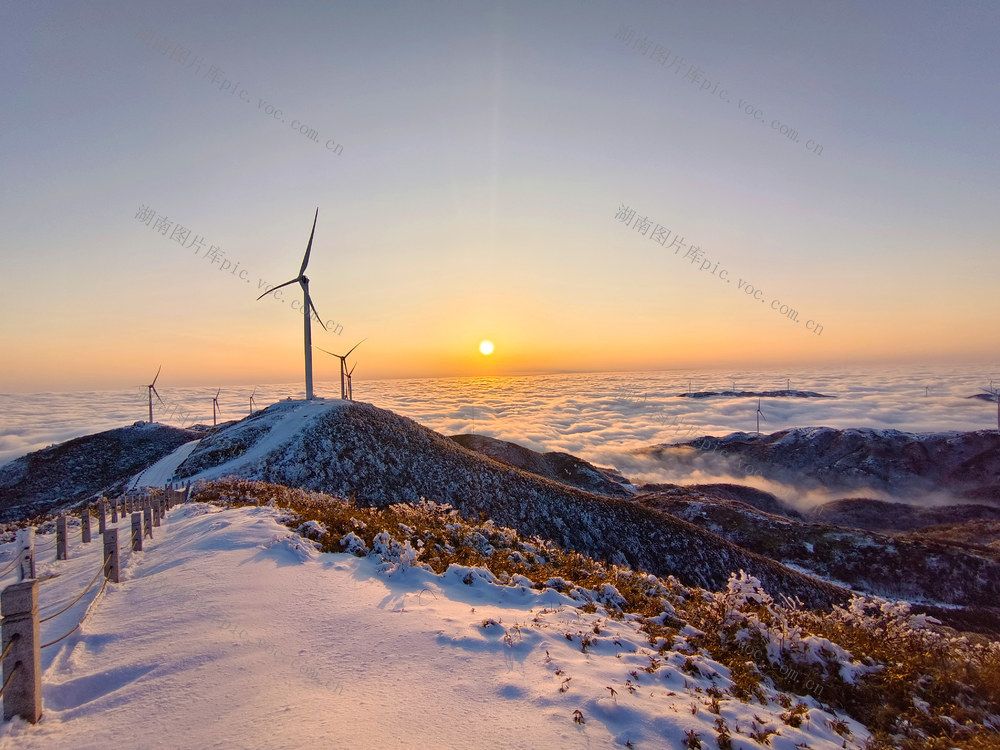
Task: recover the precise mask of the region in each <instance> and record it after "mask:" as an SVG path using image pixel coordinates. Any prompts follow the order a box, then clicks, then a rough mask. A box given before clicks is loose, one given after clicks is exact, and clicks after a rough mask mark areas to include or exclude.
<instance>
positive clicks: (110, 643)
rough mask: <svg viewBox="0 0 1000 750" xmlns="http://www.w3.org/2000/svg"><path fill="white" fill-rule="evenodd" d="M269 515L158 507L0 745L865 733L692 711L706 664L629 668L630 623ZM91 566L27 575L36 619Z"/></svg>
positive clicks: (88, 550)
mask: <svg viewBox="0 0 1000 750" xmlns="http://www.w3.org/2000/svg"><path fill="white" fill-rule="evenodd" d="M279 520H280V512H279V511H276V510H274V509H271V508H266V507H265V508H241V509H226V510H222V509H219V508H217V507H214V506H208V505H204V504H200V503H193V504H191V505H187V506H182V507H180V508H176V509H174V510H172V511H171V512H170V513H169V514H168V516H167V519H166V520H165V522H164V525H163V526H161V527H160V528H158V529H156V530H155V538H154V540H153V541H152V542H149V541H148V540H147V544H148V546H147V549H146V550H145V551H144V552H142V553H134V554H130V555H129V556H128V557H127V558H126V560H125V562H124V565H123V576H124V578H123V581H122V583H120V584H109V585H108V586H107V587H106V589H105V590H104V593H103V594H102V595H101V596H100V597H99V598H97V599H96V600H95V594H94V592H91V593H90V594H88V595H87V596H86V597H84V599H83V600H82V601H81V602H80V603H79V604H78V605H75V606H74V607H72V608H71V609H70V610H69V611H68V612H66V613H65V614H64V615H61V616H59V617H58V618H56V619H54V620H52V621H50V622H47V623H45V624H43V625H42V639H43V642H46V641H48V640H52V639H54V638H56V637H58V636H59V635H62V634H63V633H64V632H65V631H66V630H68V629H69V628H70V627H72V625H73V624H74V623H75V622H76V621H77V620H78V619H79V618H80V616H81V615H82V613H83V612H84V611H85V610H86V609H87V608H88V607H89V610H90V614H89V616H88V618H87V619H86V621H85V623H84V625H83V626H82V628H81V629H80V630H78V631H76V632H75V633H73V634H72V635H70V636H69V637H68V638H66V639H65V640H63V641H61V642H60V643H58V644H56V645H54V646H51V647H49V648H46V649H45V650H43V652H42V654H43V668H44V678H43V697H44V703H45V713H44V716H43V719H42V721H41V722H40V723H39V724H38V725H36V726H31V725H28V724H26V723H24V722H22V721H20V720H15V721H13V722H8V723H4V724H0V748H4V749H6V748H11V749H13V748H19V749H23V750H31V749H34V748H38V749H43V748H44V749H45V750H60V749H61V748H66V749H67V750H68V749H69V748H73V749H74V750H76V749H77V748H80V749H87V748H109V747H115V748H118V747H129V748H171V749H172V748H206V747H211V748H262V747H267V748H275V749H280V748H289V749H291V748H296V749H297V748H371V747H380V748H396V747H420V748H427V747H434V748H468V747H476V748H490V747H503V748H539V747H581V748H582V747H587V748H598V747H621V746H623V745H624V744H625V743H626V742H631V743H632V744H633V745H634V746H635V747H639V748H677V747H682V746H683V742H684V737H685V733H686V732H688V731H695V732H698V733H699V734H700V736H701V738H702V740H703V741H704V742H705V746H706V747H714V746H715V738H716V736H717V734H716V730H715V723H716V721H717V720H718V719H720V718H722V719H723V720H724V721H725V722H726V723H727V725H728V727H729V728H730V731H731V732H732V739H733V746H734V747H736V748H751V747H753V748H756V747H762V745H760V744H758V743H756V742H754V741H752V740H750V739H749V738H748V736H747V735H748V734H749V732H750V731H751V728H752V727H754V726H756V727H757V728H758V729H760V727H761V723H763V725H764V726H767V727H769V728H771V729H774V730H777V731H778V732H779V734H777V735H771V737H770V747H772V748H775V749H776V750H793V748H794V747H795V746H796V745H801V744H802V743H808V746H809V747H811V748H816V749H818V748H839V747H842V746H846V747H858V746H860V744H863V741H864V739H865V738H866V737H867V734H866V732H865V731H864V730H863V729H862V728H861V727H860V726H858V725H857V724H856V723H854V722H851V721H847V725H848V726H849V727H850V729H851V731H852V733H853V735H852V739H851V740H849V741H848V742H847V744H846V745H844V744H843V742H844V741H843V739H842V738H841V737H839V736H837V735H836V734H835V733H834V731H833V730H832V728H831V726H830V724H829V723H828V720H831V719H833V718H834V717H832V716H830V715H829V714H827V713H825V712H823V711H822V710H820V709H819V708H818V707H817V705H816V704H815V703H814V702H813V701H812V699H811V698H805V699H803V700H804V702H806V703H807V705H809V706H810V711H809V712H808V715H807V720H806V721H804V722H803V723H802V725H801V726H800V727H799V728H793V727H791V726H788V725H787V724H785V723H784V722H782V721H781V719H780V718H779V715H780V713H781V712H782V711H783V709H782V708H781V707H780V706H779V705H778V704H777V703H775V702H774V701H773V700H772V701H769V703H768V705H761V704H759V703H756V702H754V703H751V704H743V703H740V702H738V701H736V700H732V699H730V698H729V696H726V697H725V698H724V699H723V700H722V701H721V707H720V711H721V713H720V714H718V715H717V714H714V713H711V712H710V711H709V710H708V709H707V708H706V703H707V698H706V694H705V693H704V691H705V690H708V689H709V688H710V687H711V686H712V685H713V684H714V685H716V686H718V688H720V689H721V690H722V691H723V692H725V689H726V687H727V686H728V679H727V670H726V669H725V667H723V666H721V665H719V664H717V663H715V662H712V661H711V660H709V659H707V658H703V657H695V659H694V662H695V666H697V667H698V669H699V670H700V672H701V673H702V674H701V675H697V674H694V673H693V672H691V670H690V669H688V670H687V671H681V667H682V665H683V663H684V660H685V657H683V656H682V655H681V654H678V653H675V652H668V653H667V654H665V655H663V657H661V658H662V661H663V662H664V663H663V666H661V667H660V668H659V669H657V670H655V671H654V672H652V673H647V672H645V671H643V668H645V667H647V666H649V665H650V656H651V655H654V652H652V651H651V650H650V648H649V646H648V643H647V641H646V638H645V636H644V634H642V633H640V632H639V630H638V627H637V625H636V624H635V623H634V622H633V621H630V620H628V619H626V620H625V621H613V620H608V618H607V617H606V616H605V615H604V614H602V611H601V610H600V609H598V611H597V612H594V613H590V614H588V613H585V612H583V611H581V610H580V609H578V608H577V604H578V603H577V602H575V601H573V600H571V599H569V598H567V597H566V596H563V595H561V594H559V593H557V592H555V591H553V590H551V589H549V590H545V591H535V590H530V589H525V588H521V587H519V586H500V585H496V584H493V583H490V582H487V581H486V580H483V579H482V578H481V577H480V576H479V575H478V574H477V572H476V570H470V569H467V568H465V569H463V568H458V569H456V568H455V567H453V568H452V569H450V570H449V571H448V572H446V573H445V574H443V575H440V576H436V575H433V574H431V573H430V572H428V571H425V570H422V569H418V568H412V567H410V568H401V569H396V570H394V571H391V572H390V571H386V570H385V566H384V565H381V564H380V562H379V561H378V560H376V559H373V558H372V557H368V558H357V557H353V556H350V555H346V554H320V553H318V552H316V551H315V549H314V548H313V547H312V546H311V543H310V542H308V541H307V540H304V539H302V538H301V537H298V536H297V535H293V534H291V533H290V532H289V530H288V529H287V528H286V527H284V526H283V525H281V524H280V523H279ZM75 538H78V537H75ZM39 543H40V544H41V545H44V544H47V543H48V540H45V539H44V537H42V538H41V539H40V541H39ZM5 547H9V545H5ZM0 553H3V554H0V559H2V558H6V557H8V556H9V554H10V551H9V549H6V548H3V549H0ZM99 565H100V552H99V550H98V547H97V545H96V544H92V545H87V547H84V546H83V545H80V544H79V543H76V544H75V545H74V546H73V548H72V549H71V559H70V560H68V561H63V562H52V561H50V562H44V563H41V564H40V566H39V567H40V570H39V574H40V575H42V574H48V573H52V574H58V575H57V576H56V577H55V578H51V579H49V580H47V581H45V582H44V583H43V584H42V586H41V604H42V608H43V610H45V609H46V608H49V609H50V610H51V611H54V610H56V609H58V605H60V604H62V603H64V602H69V601H71V600H72V598H73V597H74V596H76V594H77V593H79V591H81V590H82V589H83V587H84V585H85V584H86V583H87V581H89V580H90V579H91V577H92V574H93V572H94V571H95V570H96V569H97V568H98V567H99ZM487 577H488V574H487ZM464 580H469V581H471V583H469V584H467V583H465V582H464ZM9 582H10V580H9V579H8V580H7V581H5V582H3V583H4V584H6V583H9ZM96 590H97V587H95V591H96ZM595 624H596V625H597V627H596V628H595ZM515 626H516V627H515ZM597 630H599V631H600V632H599V633H597V632H595V631H597ZM584 634H589V635H590V637H591V638H593V643H592V644H591V645H590V647H589V648H587V649H586V650H584V649H583V648H582V640H581V639H582V636H583V635H584ZM567 635H568V637H567ZM633 671H634V672H636V677H635V678H633V677H631V676H630V673H631V672H633ZM706 675H707V676H706ZM629 681H631V683H632V685H633V687H634V688H635V692H634V693H633V692H630V690H629V689H628V687H627V683H628V682H629ZM564 685H565V686H566V689H565V690H560V687H561V686H564ZM609 687H611V688H614V690H615V693H616V694H614V695H613V694H612V692H611V691H610V690H609V689H608V688H609ZM772 697H773V696H772ZM692 706H694V707H695V708H696V710H697V712H696V713H693V712H692ZM574 711H580V712H581V713H582V718H583V720H584V722H585V723H576V722H574V719H573V716H574ZM754 722H757V723H756V724H755V723H754Z"/></svg>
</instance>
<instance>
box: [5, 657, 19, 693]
mask: <svg viewBox="0 0 1000 750" xmlns="http://www.w3.org/2000/svg"><path fill="white" fill-rule="evenodd" d="M20 668H21V662H18V663H17V664H15V665H14V668H13V669H12V670H10V674H9V675H7V679H6V680H4V681H3V687H0V698H2V697H3V694H4V691H5V690H6V689H7V685H8V684H9V683H10V681H11V680H12V679H14V675H15V674H16V673H17V670H18V669H20Z"/></svg>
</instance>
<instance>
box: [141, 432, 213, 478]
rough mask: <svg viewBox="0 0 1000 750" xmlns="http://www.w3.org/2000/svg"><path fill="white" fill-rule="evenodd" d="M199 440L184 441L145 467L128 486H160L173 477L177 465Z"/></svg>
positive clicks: (195, 446) (189, 453)
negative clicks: (171, 451) (169, 452)
mask: <svg viewBox="0 0 1000 750" xmlns="http://www.w3.org/2000/svg"><path fill="white" fill-rule="evenodd" d="M200 442H201V440H200V439H199V440H192V441H190V442H188V443H184V445H182V446H181V447H180V448H178V449H177V450H175V451H174V452H173V453H171V454H170V455H168V456H164V457H163V458H161V459H160V460H159V461H157V462H156V463H155V464H153V465H151V466H148V467H146V468H145V469H143V470H142V471H140V472H139V473H138V474H136V475H135V476H134V477H132V479H131V480H129V483H128V486H129V488H132V489H134V488H136V487H162V486H163V485H165V484H166V483H167V482H169V481H170V480H171V479H173V477H174V472H176V471H177V467H178V466H180V465H181V463H182V462H183V461H184V459H186V458H187V457H188V456H190V455H191V451H193V450H194V449H195V448H197V447H198V443H200Z"/></svg>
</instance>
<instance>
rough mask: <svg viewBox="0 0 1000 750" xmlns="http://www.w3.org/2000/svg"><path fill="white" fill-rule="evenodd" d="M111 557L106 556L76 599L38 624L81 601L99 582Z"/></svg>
mask: <svg viewBox="0 0 1000 750" xmlns="http://www.w3.org/2000/svg"><path fill="white" fill-rule="evenodd" d="M110 559H111V555H108V556H107V557H106V558H104V562H103V563H101V567H100V569H98V571H97V573H96V574H95V575H94V577H93V578H92V579H91V581H90V583H88V584H87V588H85V589H84V590H83V591H82V592H81V593H80V595H79V596H78V597H76V599H74V600H73V601H71V602H70V603H69V604H67V605H66V606H65V607H63V608H62V609H60V610H59V611H58V612H55V613H54V614H51V615H49V616H48V617H43V618H42V619H41V620H39V621H38V624H39V625H41V624H42V623H43V622H48V621H49V620H51V619H52V618H53V617H58V616H59V615H61V614H62V613H63V612H65V611H66V610H67V609H69V608H70V607H72V606H73V605H74V604H76V603H77V602H78V601H80V600H81V599H82V598H83V597H84V595H85V594H86V593H87V592H88V591H90V589H91V588H93V586H94V584H95V583H97V578H98V576H100V575H101V573H103V572H104V566H105V565H107V564H108V560H110ZM102 590H103V589H102Z"/></svg>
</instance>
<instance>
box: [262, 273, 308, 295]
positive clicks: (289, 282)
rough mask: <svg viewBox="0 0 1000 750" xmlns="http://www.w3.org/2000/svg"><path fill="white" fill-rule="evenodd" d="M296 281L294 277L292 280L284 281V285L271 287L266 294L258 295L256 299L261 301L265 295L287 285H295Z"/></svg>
mask: <svg viewBox="0 0 1000 750" xmlns="http://www.w3.org/2000/svg"><path fill="white" fill-rule="evenodd" d="M298 281H299V279H298V277H296V278H294V279H292V280H291V281H286V282H285V283H284V284H278V286H275V287H271V288H270V289H268V290H267V291H266V292H264V293H263V294H262V295H260V296H259V297H258V298H257V299H258V300H262V299H264V297H266V296H267V295H269V294H270V293H271V292H274V291H277V290H278V289H281V287H283V286H288V285H289V284H297V283H298Z"/></svg>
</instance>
